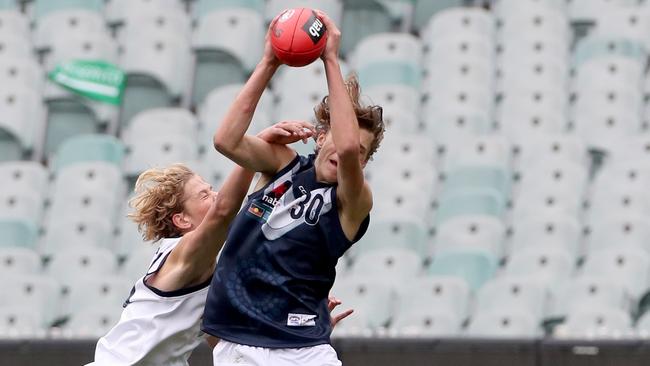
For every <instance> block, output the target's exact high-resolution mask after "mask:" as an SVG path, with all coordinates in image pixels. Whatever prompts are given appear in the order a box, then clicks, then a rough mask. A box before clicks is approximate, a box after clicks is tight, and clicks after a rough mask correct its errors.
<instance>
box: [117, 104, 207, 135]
mask: <svg viewBox="0 0 650 366" xmlns="http://www.w3.org/2000/svg"><path fill="white" fill-rule="evenodd" d="M198 125H199V122H198V121H197V119H196V117H195V116H194V114H192V112H190V111H188V110H187V109H184V108H154V109H148V110H146V111H142V112H140V113H138V114H136V115H135V116H134V117H133V119H131V121H129V128H128V129H127V130H125V131H124V133H123V134H122V138H123V139H124V140H125V141H136V140H138V139H139V138H141V137H142V136H148V135H176V136H186V137H188V138H190V139H192V140H197V139H198V138H197V131H198Z"/></svg>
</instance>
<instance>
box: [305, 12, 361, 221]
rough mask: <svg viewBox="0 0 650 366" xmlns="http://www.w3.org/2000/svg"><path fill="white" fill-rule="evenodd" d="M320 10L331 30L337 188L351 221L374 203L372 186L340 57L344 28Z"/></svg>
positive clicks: (328, 65) (328, 59)
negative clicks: (366, 179) (339, 51)
mask: <svg viewBox="0 0 650 366" xmlns="http://www.w3.org/2000/svg"><path fill="white" fill-rule="evenodd" d="M317 13H318V15H319V17H320V18H321V19H323V22H324V23H325V26H326V27H327V31H328V32H329V34H328V38H327V45H326V46H325V50H324V52H323V55H322V59H323V63H324V64H325V74H326V76H327V87H328V89H329V97H328V99H329V108H330V126H331V133H332V141H333V142H334V146H335V147H336V154H337V155H338V158H339V162H338V166H337V177H338V179H337V180H338V189H337V191H338V194H339V198H340V199H341V201H343V204H344V207H346V210H345V212H346V213H347V214H350V215H352V217H350V218H351V220H352V221H357V219H363V218H365V216H366V215H367V214H368V212H369V211H370V208H371V206H372V196H371V193H370V189H369V188H368V186H367V185H366V183H365V179H364V176H363V166H362V161H363V160H364V159H365V154H366V152H365V151H364V150H362V147H361V146H360V138H359V134H360V132H359V123H358V121H357V116H356V114H355V112H354V107H353V106H352V101H351V100H350V96H349V94H348V91H347V88H346V86H345V82H344V81H343V76H342V75H341V67H340V65H339V61H338V49H339V43H340V39H341V32H340V31H339V29H338V28H337V26H336V24H334V22H333V21H332V20H331V19H330V18H329V17H328V16H327V14H325V13H323V12H320V11H318V12H317Z"/></svg>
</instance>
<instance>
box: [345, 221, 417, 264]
mask: <svg viewBox="0 0 650 366" xmlns="http://www.w3.org/2000/svg"><path fill="white" fill-rule="evenodd" d="M373 214H374V213H373ZM425 230H426V229H425V226H424V224H423V223H422V220H421V219H420V218H419V217H416V216H414V215H411V216H403V215H392V214H391V213H390V212H386V213H381V212H377V213H376V215H375V216H374V217H373V219H372V220H370V225H369V226H368V230H367V232H366V234H365V235H364V236H363V238H361V240H360V241H359V242H358V243H356V244H355V245H354V246H352V248H351V251H353V252H355V253H357V254H359V255H361V254H365V253H366V252H371V251H374V250H380V249H391V248H392V249H405V250H409V251H412V252H413V253H416V254H418V255H419V256H421V257H424V256H425V255H426V254H427V249H426V245H427V244H426V231H425Z"/></svg>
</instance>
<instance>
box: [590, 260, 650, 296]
mask: <svg viewBox="0 0 650 366" xmlns="http://www.w3.org/2000/svg"><path fill="white" fill-rule="evenodd" d="M583 273H584V274H585V275H593V276H598V275H599V276H606V277H608V278H609V279H611V280H614V281H617V282H618V283H619V284H620V285H623V286H624V287H625V289H626V290H627V292H628V293H629V294H630V296H632V298H633V299H639V298H640V297H641V295H643V293H644V292H645V291H646V290H647V289H648V282H649V278H650V277H649V276H650V257H649V256H648V254H647V253H646V252H645V251H644V250H643V249H642V248H636V247H614V248H608V249H603V250H599V251H594V252H592V253H589V255H587V260H586V262H585V264H584V267H583Z"/></svg>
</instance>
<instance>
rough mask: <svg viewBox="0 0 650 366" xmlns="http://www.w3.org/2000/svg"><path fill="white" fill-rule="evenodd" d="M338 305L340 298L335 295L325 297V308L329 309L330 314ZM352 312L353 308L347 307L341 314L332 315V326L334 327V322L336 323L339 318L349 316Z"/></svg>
mask: <svg viewBox="0 0 650 366" xmlns="http://www.w3.org/2000/svg"><path fill="white" fill-rule="evenodd" d="M339 305H341V300H339V299H337V298H336V297H334V296H331V295H330V296H329V297H328V298H327V309H329V311H330V314H332V310H334V308H336V307H337V306H339ZM353 312H354V309H348V310H346V311H344V312H342V313H341V314H338V315H334V316H332V328H334V327H335V326H336V324H338V323H339V322H340V321H341V320H343V319H345V318H347V317H348V316H350V314H352V313H353Z"/></svg>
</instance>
